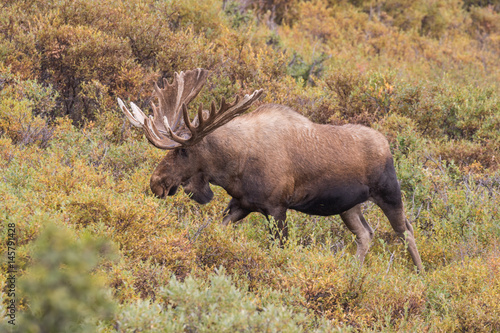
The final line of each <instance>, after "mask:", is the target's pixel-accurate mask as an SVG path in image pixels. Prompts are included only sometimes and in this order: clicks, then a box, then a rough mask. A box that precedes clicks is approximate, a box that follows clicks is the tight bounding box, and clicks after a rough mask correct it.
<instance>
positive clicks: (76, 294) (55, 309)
mask: <svg viewBox="0 0 500 333" xmlns="http://www.w3.org/2000/svg"><path fill="white" fill-rule="evenodd" d="M74 237H75V235H74V234H72V233H71V232H70V231H69V230H64V229H60V227H57V226H55V225H51V224H49V225H48V226H46V227H45V230H44V231H43V232H42V233H41V234H40V236H39V237H38V239H37V241H36V242H35V243H34V244H33V257H32V260H33V262H32V264H31V265H30V268H29V269H28V271H27V272H26V274H25V275H24V277H23V278H22V280H21V281H20V283H19V288H20V290H21V292H22V295H23V296H24V298H25V301H26V303H27V309H26V310H25V311H23V312H22V314H21V317H20V318H19V325H16V330H17V331H19V332H66V331H72V332H77V331H78V332H90V331H92V330H93V328H92V327H95V324H96V323H95V322H93V321H95V320H106V319H109V318H110V317H111V315H112V313H113V303H112V301H111V300H110V299H109V297H108V295H107V293H106V290H105V288H104V284H103V282H104V280H103V279H102V277H99V276H96V275H95V273H93V272H92V271H93V270H95V268H96V266H97V264H98V263H99V261H100V257H101V256H103V255H104V256H106V255H107V253H108V252H109V251H110V247H109V244H107V243H106V242H104V241H94V240H92V239H90V238H89V237H88V236H87V237H81V240H78V241H76V242H75V240H74Z"/></svg>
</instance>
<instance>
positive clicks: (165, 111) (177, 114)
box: [118, 68, 209, 149]
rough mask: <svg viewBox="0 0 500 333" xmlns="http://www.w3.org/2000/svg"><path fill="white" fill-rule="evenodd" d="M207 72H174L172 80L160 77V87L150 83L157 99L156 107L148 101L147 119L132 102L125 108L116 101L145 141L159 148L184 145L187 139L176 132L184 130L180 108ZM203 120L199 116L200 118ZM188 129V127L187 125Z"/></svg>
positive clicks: (199, 84)
mask: <svg viewBox="0 0 500 333" xmlns="http://www.w3.org/2000/svg"><path fill="white" fill-rule="evenodd" d="M208 74H209V72H208V71H207V70H205V69H201V68H197V69H195V70H190V71H186V72H180V73H175V74H174V79H173V80H172V83H169V82H168V80H167V79H163V88H160V87H159V86H158V84H157V83H155V84H154V95H155V96H156V98H157V99H158V106H157V105H155V103H153V102H151V107H152V108H153V116H152V117H150V118H148V117H146V115H145V114H144V112H142V111H141V109H140V108H139V107H138V106H137V105H135V104H134V103H130V106H131V109H132V111H129V109H127V107H126V106H125V103H123V101H122V100H121V99H119V98H118V104H119V106H120V109H121V110H122V111H123V113H124V114H125V116H126V117H127V118H128V120H129V121H130V122H131V123H132V125H134V126H136V127H140V128H142V129H143V130H144V133H145V135H146V137H147V138H148V140H149V141H150V142H151V143H152V144H153V145H154V146H156V147H158V148H160V149H174V148H176V147H180V146H182V145H185V144H186V142H187V141H188V140H186V139H184V138H182V137H181V136H180V134H179V132H184V130H185V126H188V129H190V128H189V125H191V123H190V122H189V121H188V123H189V125H186V116H187V109H186V111H185V113H186V115H184V116H183V113H184V111H183V108H185V107H186V106H187V105H188V104H189V102H191V101H192V100H193V99H194V98H195V97H196V96H197V95H198V93H199V92H200V90H201V89H202V88H203V86H204V84H205V82H206V79H207V77H208ZM202 120H203V119H202ZM191 128H192V126H191Z"/></svg>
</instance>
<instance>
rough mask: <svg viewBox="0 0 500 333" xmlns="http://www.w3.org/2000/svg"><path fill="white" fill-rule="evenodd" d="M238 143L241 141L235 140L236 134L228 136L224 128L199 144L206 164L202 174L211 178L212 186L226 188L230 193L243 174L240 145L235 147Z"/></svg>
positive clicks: (200, 152) (209, 179)
mask: <svg viewBox="0 0 500 333" xmlns="http://www.w3.org/2000/svg"><path fill="white" fill-rule="evenodd" d="M237 142H239V140H237V138H235V133H232V135H228V133H226V131H225V130H224V128H220V129H217V130H216V131H214V132H213V133H210V135H208V136H207V137H205V138H204V139H203V140H202V141H201V142H200V143H199V144H198V145H199V147H198V149H199V154H200V156H201V158H202V160H203V162H204V163H203V170H202V172H203V173H204V174H205V175H207V176H209V178H208V181H209V182H210V183H211V184H213V185H217V186H220V187H222V188H224V189H225V190H226V191H228V193H229V192H230V191H231V188H232V187H233V186H234V185H235V184H234V182H235V181H237V175H238V174H239V173H241V170H240V169H241V161H240V156H239V154H238V151H239V150H240V149H238V148H239V147H238V146H239V145H238V144H236V145H235V143H237ZM230 194H231V193H230Z"/></svg>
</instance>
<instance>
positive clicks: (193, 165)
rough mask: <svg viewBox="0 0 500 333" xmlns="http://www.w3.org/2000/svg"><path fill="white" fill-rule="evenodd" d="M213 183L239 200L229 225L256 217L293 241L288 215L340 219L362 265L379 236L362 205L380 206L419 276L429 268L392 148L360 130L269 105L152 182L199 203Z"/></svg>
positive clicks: (177, 157) (187, 151)
mask: <svg viewBox="0 0 500 333" xmlns="http://www.w3.org/2000/svg"><path fill="white" fill-rule="evenodd" d="M209 183H211V184H214V185H217V186H221V187H223V188H224V189H225V190H226V191H227V193H228V194H229V195H230V196H231V197H232V200H231V202H230V203H229V205H228V207H227V209H226V211H225V214H226V215H225V217H224V220H223V223H224V224H227V223H229V222H236V221H239V220H241V219H242V218H244V217H245V216H247V215H248V214H249V213H251V212H260V213H262V214H264V215H265V216H266V217H269V216H272V217H274V219H275V220H276V221H277V225H278V227H279V229H281V230H280V232H281V233H280V234H279V235H276V237H279V238H280V240H281V241H283V240H284V238H286V236H287V233H288V229H287V226H286V211H287V209H295V210H298V211H302V212H305V213H307V214H315V215H334V214H340V216H341V217H342V219H343V221H344V222H345V223H346V225H347V227H348V228H349V229H350V230H351V231H352V232H353V233H354V234H356V237H357V238H356V241H357V243H358V251H357V255H358V257H359V259H360V260H361V261H363V259H364V257H365V254H366V252H367V251H368V247H369V243H370V241H371V239H372V237H373V230H372V229H371V228H370V226H369V225H368V223H367V222H366V221H365V219H364V218H363V216H362V215H361V209H360V204H361V203H362V202H364V201H366V200H371V201H373V202H375V203H376V204H377V205H379V206H380V207H381V208H382V210H383V211H384V213H385V214H386V215H387V217H388V218H389V221H390V222H391V225H392V226H393V228H394V230H395V231H396V233H398V235H400V236H401V237H402V238H403V239H405V241H406V243H407V244H408V250H409V252H410V254H411V256H412V259H413V261H414V263H415V265H416V266H417V268H418V270H421V269H422V263H421V260H420V256H419V254H418V251H417V248H416V244H415V240H414V238H413V229H412V228H411V225H410V224H409V223H408V221H407V220H406V218H405V216H404V212H403V204H402V200H401V192H400V188H399V184H398V181H397V179H396V174H395V170H394V165H393V162H392V155H391V153H390V149H389V144H388V142H387V140H386V139H385V137H384V136H383V135H382V134H380V133H379V132H377V131H375V130H373V129H370V128H368V127H364V126H360V125H345V126H330V125H319V124H315V123H313V122H311V121H310V120H308V119H307V118H305V117H303V116H301V115H299V114H298V113H296V112H295V111H293V110H291V109H290V108H288V107H285V106H280V105H274V104H267V105H263V106H261V107H259V108H258V109H257V110H255V111H254V112H252V113H248V114H245V115H243V116H240V117H237V118H235V119H233V120H232V121H230V122H229V123H227V124H226V125H224V126H222V127H220V128H218V129H217V130H215V131H214V132H212V133H211V134H209V135H208V136H206V137H205V138H203V140H202V141H201V142H199V143H197V144H196V145H193V146H191V147H186V148H177V149H175V150H173V151H170V152H169V153H168V154H167V156H166V157H165V158H164V159H163V160H162V161H161V163H160V164H159V165H158V167H157V168H156V170H155V171H154V173H153V175H152V177H151V189H152V191H153V192H154V193H155V194H156V195H158V196H160V197H163V196H165V195H167V194H168V195H171V194H173V193H175V190H176V189H177V187H178V186H183V187H184V190H185V191H186V192H188V193H190V194H191V195H192V198H193V199H194V200H196V201H198V202H200V203H206V202H208V201H210V200H211V199H212V196H213V193H212V192H211V190H210V187H209Z"/></svg>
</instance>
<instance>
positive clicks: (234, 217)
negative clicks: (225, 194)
mask: <svg viewBox="0 0 500 333" xmlns="http://www.w3.org/2000/svg"><path fill="white" fill-rule="evenodd" d="M250 213H251V212H250V211H249V210H247V209H244V208H241V206H240V203H239V201H238V200H236V199H235V198H232V199H231V201H229V205H227V208H226V209H224V218H223V219H222V224H223V225H228V224H229V222H232V223H234V222H238V221H239V220H242V219H244V218H245V217H247V215H248V214H250Z"/></svg>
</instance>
